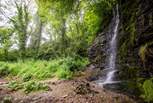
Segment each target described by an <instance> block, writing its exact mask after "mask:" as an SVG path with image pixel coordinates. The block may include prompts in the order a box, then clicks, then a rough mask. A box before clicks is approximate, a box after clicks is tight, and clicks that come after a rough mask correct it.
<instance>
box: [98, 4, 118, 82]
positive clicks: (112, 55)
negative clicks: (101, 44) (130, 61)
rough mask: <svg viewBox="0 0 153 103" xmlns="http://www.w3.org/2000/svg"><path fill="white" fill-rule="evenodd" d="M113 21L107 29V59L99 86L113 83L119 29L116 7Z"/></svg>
mask: <svg viewBox="0 0 153 103" xmlns="http://www.w3.org/2000/svg"><path fill="white" fill-rule="evenodd" d="M113 16H114V17H113V19H112V22H111V24H110V28H109V33H108V34H107V35H109V36H110V37H109V39H108V50H107V53H106V54H107V58H106V66H105V69H104V70H103V72H104V73H105V74H104V75H103V76H102V77H101V78H100V79H99V80H98V83H99V84H100V85H104V84H112V83H115V82H116V81H114V75H115V72H116V71H117V70H116V56H117V34H118V27H119V22H120V19H119V10H118V5H117V6H116V9H115V10H114V13H113Z"/></svg>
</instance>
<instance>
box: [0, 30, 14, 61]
mask: <svg viewBox="0 0 153 103" xmlns="http://www.w3.org/2000/svg"><path fill="white" fill-rule="evenodd" d="M12 34H13V30H11V29H9V28H0V43H1V46H2V48H3V50H4V55H5V59H6V60H7V59H8V51H9V48H10V47H11V45H12V41H11V36H12Z"/></svg>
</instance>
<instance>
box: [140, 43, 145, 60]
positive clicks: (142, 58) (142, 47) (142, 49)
mask: <svg viewBox="0 0 153 103" xmlns="http://www.w3.org/2000/svg"><path fill="white" fill-rule="evenodd" d="M146 52H147V44H145V45H143V46H141V47H140V49H139V56H140V58H141V60H142V61H145V55H146Z"/></svg>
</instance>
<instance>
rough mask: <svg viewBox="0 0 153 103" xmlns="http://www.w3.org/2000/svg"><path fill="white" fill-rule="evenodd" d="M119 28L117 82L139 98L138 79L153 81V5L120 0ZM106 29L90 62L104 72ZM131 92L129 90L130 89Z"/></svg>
mask: <svg viewBox="0 0 153 103" xmlns="http://www.w3.org/2000/svg"><path fill="white" fill-rule="evenodd" d="M118 4H119V9H120V26H119V34H118V37H117V38H118V55H117V58H118V59H117V63H116V64H117V69H118V70H119V71H118V73H117V74H116V75H117V78H118V79H120V80H121V81H123V82H124V83H123V85H122V90H123V91H125V92H129V93H132V94H133V93H135V94H139V92H140V90H139V86H138V85H139V81H138V80H139V79H140V78H143V80H145V79H148V78H151V77H153V8H152V7H153V1H152V0H118ZM109 25H110V24H108V26H107V27H105V28H102V31H101V33H99V34H98V36H97V38H96V39H95V40H94V42H93V44H92V45H91V47H90V48H89V58H90V61H91V62H92V64H94V65H95V67H96V68H101V69H104V67H105V59H106V56H107V55H106V52H105V51H106V50H107V49H108V48H107V46H106V43H107V41H108V40H109V39H108V38H107V31H108V27H109ZM127 88H128V89H127Z"/></svg>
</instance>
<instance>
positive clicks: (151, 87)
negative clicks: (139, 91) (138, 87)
mask: <svg viewBox="0 0 153 103" xmlns="http://www.w3.org/2000/svg"><path fill="white" fill-rule="evenodd" d="M142 88H143V91H144V92H143V95H142V97H143V98H144V99H145V101H147V102H153V79H149V80H145V81H144V83H143V85H142Z"/></svg>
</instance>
